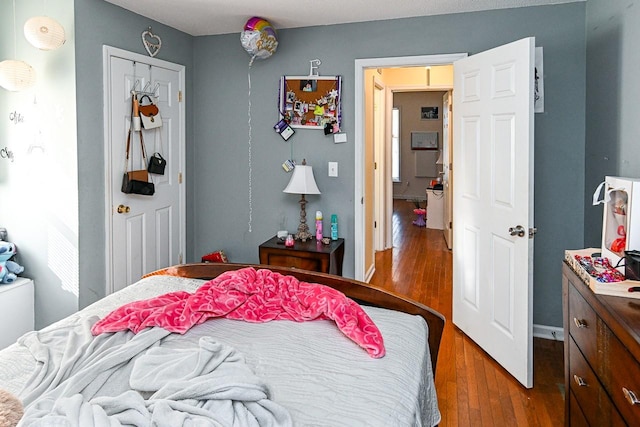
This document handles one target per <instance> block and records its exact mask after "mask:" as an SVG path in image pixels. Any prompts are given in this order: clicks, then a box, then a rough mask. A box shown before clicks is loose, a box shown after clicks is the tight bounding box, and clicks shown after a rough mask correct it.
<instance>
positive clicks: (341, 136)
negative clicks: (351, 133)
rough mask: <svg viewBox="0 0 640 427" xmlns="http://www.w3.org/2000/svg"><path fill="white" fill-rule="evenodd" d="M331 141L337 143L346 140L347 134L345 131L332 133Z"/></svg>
mask: <svg viewBox="0 0 640 427" xmlns="http://www.w3.org/2000/svg"><path fill="white" fill-rule="evenodd" d="M333 142H334V144H339V143H341V142H347V134H346V133H334V134H333Z"/></svg>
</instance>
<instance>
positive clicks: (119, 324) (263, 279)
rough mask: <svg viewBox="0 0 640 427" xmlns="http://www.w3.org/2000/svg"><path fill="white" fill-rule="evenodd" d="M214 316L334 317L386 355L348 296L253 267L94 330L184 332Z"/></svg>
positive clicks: (154, 301) (144, 304)
mask: <svg viewBox="0 0 640 427" xmlns="http://www.w3.org/2000/svg"><path fill="white" fill-rule="evenodd" d="M212 317H226V318H227V319H235V320H245V321H247V322H256V323H260V322H268V321H271V320H293V321H296V322H303V321H306V320H318V319H320V320H326V319H330V320H333V321H334V322H335V323H336V325H337V326H338V329H340V330H341V331H342V333H344V334H345V335H346V336H347V337H349V338H350V339H352V340H353V341H355V342H356V343H357V344H358V345H359V346H361V347H362V348H364V349H365V350H366V351H367V353H369V355H370V356H371V357H375V358H379V357H383V356H384V354H385V349H384V343H383V340H382V334H381V333H380V330H379V329H378V327H377V326H376V325H375V324H374V323H373V321H372V320H371V318H370V317H369V316H368V315H367V314H366V313H365V312H364V310H363V309H362V307H360V306H359V305H358V304H357V303H356V302H355V301H353V300H351V299H349V298H347V297H346V296H345V295H344V294H343V293H342V292H339V291H337V290H335V289H333V288H330V287H328V286H324V285H319V284H314V283H306V282H301V281H299V280H298V279H296V278H295V277H293V276H284V275H282V274H280V273H276V272H273V271H271V270H266V269H261V270H255V269H253V268H251V267H247V268H243V269H240V270H235V271H228V272H226V273H223V274H221V275H220V276H218V277H216V278H215V279H213V280H211V281H209V282H207V283H205V284H204V285H202V286H201V287H200V288H199V289H198V290H197V291H196V292H195V293H193V294H190V293H188V292H185V291H177V292H171V293H168V294H165V295H160V296H158V297H155V298H151V299H148V300H142V301H134V302H131V303H129V304H125V305H123V306H122V307H120V308H118V309H116V310H114V311H112V312H111V313H109V314H108V315H107V316H106V317H105V318H103V319H101V320H99V321H98V322H97V323H96V324H95V325H93V328H92V329H91V332H92V333H93V335H98V334H101V333H104V332H117V331H122V330H126V329H129V330H131V331H133V332H134V333H138V332H139V331H141V330H142V329H144V328H147V327H151V326H160V327H162V328H165V329H167V330H168V331H171V332H177V333H180V334H183V333H185V332H186V331H187V330H189V328H191V327H192V326H195V325H199V324H200V323H203V322H205V321H206V320H207V319H209V318H212Z"/></svg>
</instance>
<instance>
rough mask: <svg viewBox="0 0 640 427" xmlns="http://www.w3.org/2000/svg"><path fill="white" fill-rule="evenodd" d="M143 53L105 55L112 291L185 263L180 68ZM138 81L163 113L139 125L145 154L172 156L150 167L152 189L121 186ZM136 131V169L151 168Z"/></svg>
mask: <svg viewBox="0 0 640 427" xmlns="http://www.w3.org/2000/svg"><path fill="white" fill-rule="evenodd" d="M105 59H107V58H105ZM145 59H146V58H144V57H142V58H138V60H136V61H133V60H131V59H123V58H121V57H119V56H116V55H112V56H109V57H108V63H109V67H108V70H109V72H108V75H109V79H108V80H109V81H108V85H105V94H106V95H107V96H105V99H108V106H107V110H108V111H106V112H105V115H106V116H109V117H110V119H109V120H108V124H107V126H108V128H109V135H108V138H107V139H108V141H107V146H108V151H107V161H108V164H109V168H108V174H109V177H108V180H109V181H108V188H109V194H108V197H109V198H110V200H109V201H108V203H107V206H108V207H109V218H108V221H109V224H108V227H107V228H108V233H109V234H110V235H109V236H107V237H108V241H109V243H110V251H109V254H108V256H109V257H110V262H109V263H108V266H107V269H108V277H109V278H110V280H108V284H107V293H110V292H114V291H117V290H119V289H122V288H124V287H126V286H128V285H130V284H131V283H134V282H136V281H137V280H139V279H140V278H141V277H142V275H144V274H146V273H149V272H151V271H154V270H156V269H159V268H164V267H168V266H170V265H174V264H178V263H181V262H182V258H183V253H184V247H185V209H184V200H185V198H184V181H183V179H182V170H183V168H184V107H183V105H182V103H181V100H180V96H181V95H180V93H181V87H182V85H183V84H184V83H183V82H184V80H183V79H184V77H183V70H181V69H180V68H181V66H175V64H169V66H168V67H165V66H162V65H164V64H162V63H163V62H164V61H162V62H159V61H155V60H154V61H153V63H154V64H155V65H152V62H151V61H149V60H147V61H146V62H145ZM159 63H160V64H161V65H158V64H159ZM145 88H146V89H145ZM134 89H135V90H138V91H147V92H151V93H155V95H156V96H157V98H156V101H157V105H158V107H159V109H160V115H161V116H162V127H160V128H158V129H154V130H143V131H142V135H143V138H144V144H145V148H146V152H147V158H148V157H149V156H150V155H152V154H153V153H154V152H158V153H160V154H161V155H162V157H164V158H165V159H166V161H167V165H166V168H165V173H164V175H156V174H150V176H151V177H152V181H153V183H154V184H155V194H154V195H153V196H142V195H135V194H124V193H122V192H121V190H120V189H121V183H122V176H123V173H124V168H125V160H124V159H125V150H126V146H125V144H126V137H127V132H128V130H129V124H130V115H131V96H132V95H131V92H132V90H134ZM139 134H140V132H133V135H132V141H131V151H130V152H131V156H132V157H133V162H132V163H131V164H130V168H132V169H146V164H144V162H143V160H142V158H141V148H140V139H139Z"/></svg>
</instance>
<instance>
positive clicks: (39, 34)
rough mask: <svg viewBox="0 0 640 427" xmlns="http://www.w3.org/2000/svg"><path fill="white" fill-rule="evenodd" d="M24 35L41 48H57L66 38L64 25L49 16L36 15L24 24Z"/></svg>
mask: <svg viewBox="0 0 640 427" xmlns="http://www.w3.org/2000/svg"><path fill="white" fill-rule="evenodd" d="M24 36H25V38H26V39H27V41H28V42H29V43H31V44H32V45H33V46H34V47H36V48H38V49H40V50H55V49H57V48H59V47H60V46H62V45H63V44H64V42H65V41H67V40H66V38H65V34H64V27H63V26H62V25H60V23H59V22H58V21H56V20H55V19H53V18H49V17H48V16H34V17H33V18H29V20H28V21H27V22H25V24H24Z"/></svg>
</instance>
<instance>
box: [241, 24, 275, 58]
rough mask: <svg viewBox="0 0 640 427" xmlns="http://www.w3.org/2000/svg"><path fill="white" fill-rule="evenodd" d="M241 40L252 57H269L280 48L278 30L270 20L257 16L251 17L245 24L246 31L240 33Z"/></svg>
mask: <svg viewBox="0 0 640 427" xmlns="http://www.w3.org/2000/svg"><path fill="white" fill-rule="evenodd" d="M240 42H241V43H242V47H243V48H244V50H246V51H247V53H248V54H249V55H251V57H252V59H254V58H260V59H267V58H268V57H270V56H271V55H273V54H274V53H275V52H276V49H277V48H278V40H277V39H276V30H275V29H274V28H273V27H272V26H271V24H270V23H269V21H267V20H266V19H263V18H259V17H257V16H254V17H253V18H250V19H249V20H248V21H247V23H246V24H245V25H244V31H242V33H241V34H240Z"/></svg>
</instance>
